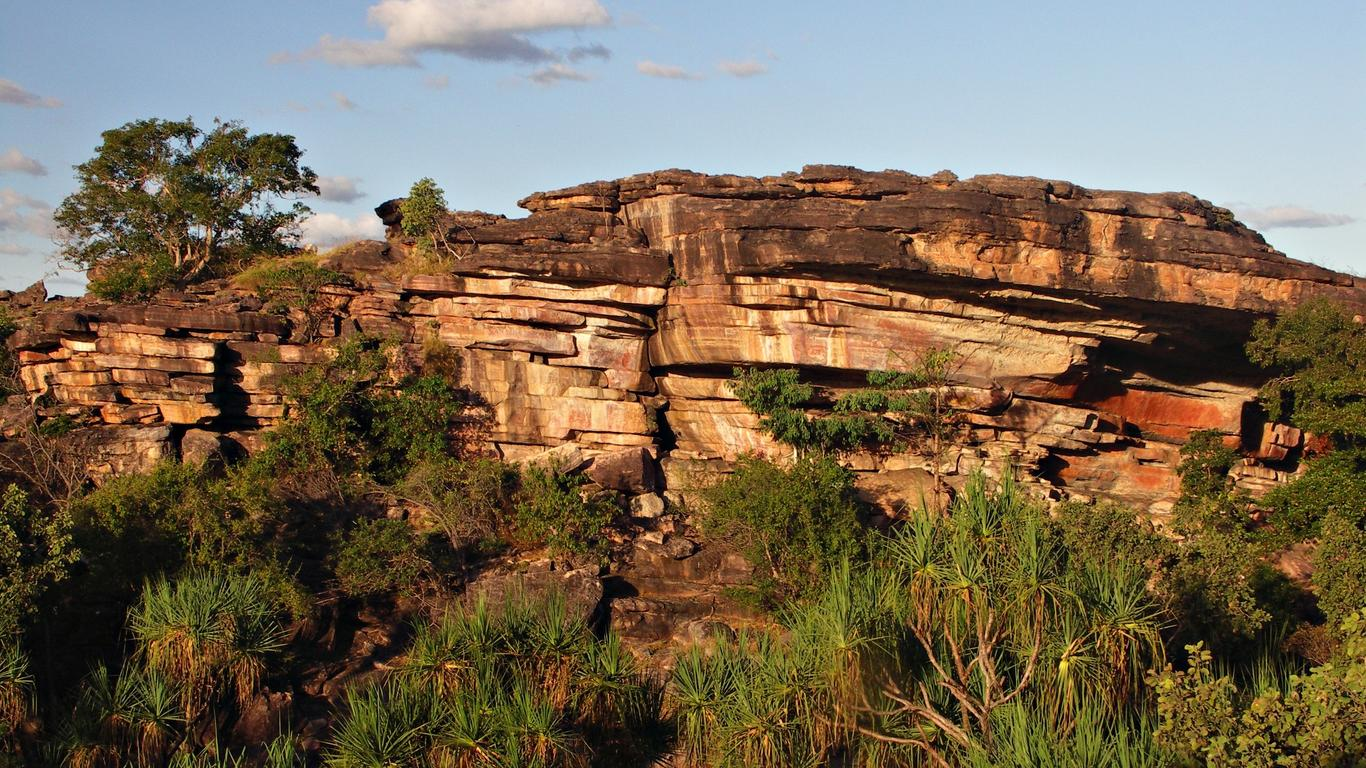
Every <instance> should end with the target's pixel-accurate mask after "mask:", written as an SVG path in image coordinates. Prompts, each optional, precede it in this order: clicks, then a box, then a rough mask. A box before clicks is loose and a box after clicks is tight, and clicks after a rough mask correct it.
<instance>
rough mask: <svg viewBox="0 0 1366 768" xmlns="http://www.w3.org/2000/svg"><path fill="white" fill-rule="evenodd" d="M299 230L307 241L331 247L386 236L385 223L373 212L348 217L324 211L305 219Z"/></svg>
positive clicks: (321, 246) (320, 246) (310, 243)
mask: <svg viewBox="0 0 1366 768" xmlns="http://www.w3.org/2000/svg"><path fill="white" fill-rule="evenodd" d="M299 231H300V234H301V235H302V237H303V241H304V242H305V243H308V244H309V245H314V246H317V247H319V248H331V247H332V246H334V245H341V244H342V243H349V242H351V241H353V240H378V239H381V238H383V237H384V224H383V223H382V222H380V220H379V218H378V217H377V216H375V215H374V214H373V213H358V214H356V215H355V216H351V217H346V216H339V215H337V214H335V213H326V212H324V213H315V214H313V215H312V216H310V217H309V218H307V219H305V220H304V222H303V223H302V224H301V225H300V226H299Z"/></svg>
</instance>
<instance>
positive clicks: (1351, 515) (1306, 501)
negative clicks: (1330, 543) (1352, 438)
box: [1260, 449, 1366, 541]
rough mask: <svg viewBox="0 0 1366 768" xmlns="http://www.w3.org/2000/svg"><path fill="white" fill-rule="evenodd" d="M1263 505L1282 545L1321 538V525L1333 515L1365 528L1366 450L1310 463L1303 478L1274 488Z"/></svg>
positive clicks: (1333, 455) (1340, 454)
mask: <svg viewBox="0 0 1366 768" xmlns="http://www.w3.org/2000/svg"><path fill="white" fill-rule="evenodd" d="M1260 505H1261V506H1263V507H1266V508H1268V509H1269V510H1270V511H1271V514H1270V518H1269V521H1270V523H1271V525H1272V526H1273V527H1274V529H1275V531H1276V533H1277V534H1278V538H1279V539H1281V540H1283V541H1284V540H1289V541H1294V540H1300V539H1305V538H1309V537H1313V536H1316V535H1318V532H1319V522H1320V521H1321V520H1323V519H1324V518H1325V517H1327V516H1329V515H1333V514H1336V515H1339V516H1344V517H1346V519H1347V520H1348V521H1350V522H1352V523H1354V524H1356V525H1358V526H1360V525H1363V524H1366V450H1363V449H1352V450H1341V451H1333V452H1332V453H1329V454H1327V455H1325V456H1321V457H1319V458H1316V459H1313V460H1311V461H1309V462H1308V466H1307V467H1306V469H1305V472H1304V474H1303V475H1300V476H1299V477H1296V478H1295V479H1294V480H1291V481H1290V482H1289V483H1286V484H1285V485H1281V486H1277V487H1276V488H1273V489H1272V490H1271V491H1270V492H1269V493H1267V494H1266V496H1263V497H1262V499H1261V501H1260Z"/></svg>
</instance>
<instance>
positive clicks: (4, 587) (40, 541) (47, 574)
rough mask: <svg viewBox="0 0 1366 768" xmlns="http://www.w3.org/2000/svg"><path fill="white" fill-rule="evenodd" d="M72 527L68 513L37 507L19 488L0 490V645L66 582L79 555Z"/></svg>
mask: <svg viewBox="0 0 1366 768" xmlns="http://www.w3.org/2000/svg"><path fill="white" fill-rule="evenodd" d="M71 527H72V525H71V517H70V515H68V514H67V513H66V511H65V510H63V509H60V508H59V509H55V510H45V509H41V508H39V507H37V506H36V505H34V504H33V503H32V502H30V501H29V498H28V494H27V493H25V492H24V491H23V490H22V489H21V488H19V487H18V486H16V485H13V484H10V485H6V486H5V488H4V490H3V491H0V644H4V643H6V642H9V640H10V639H11V638H13V637H14V635H15V634H16V633H17V632H18V631H19V629H20V628H21V625H22V624H23V622H24V620H25V619H27V618H28V617H29V615H30V614H31V613H32V612H33V611H34V610H35V608H36V607H37V606H36V603H37V600H38V598H39V597H40V596H41V595H42V594H43V593H44V592H45V591H47V590H49V589H51V588H52V587H53V586H54V585H56V584H58V583H59V582H61V581H63V580H65V579H66V577H67V574H68V570H69V569H70V567H71V565H72V564H73V563H74V562H76V560H77V558H79V557H80V552H79V551H78V550H77V549H76V548H75V546H73V542H72V537H71Z"/></svg>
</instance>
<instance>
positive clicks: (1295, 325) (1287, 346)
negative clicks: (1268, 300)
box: [1247, 300, 1366, 448]
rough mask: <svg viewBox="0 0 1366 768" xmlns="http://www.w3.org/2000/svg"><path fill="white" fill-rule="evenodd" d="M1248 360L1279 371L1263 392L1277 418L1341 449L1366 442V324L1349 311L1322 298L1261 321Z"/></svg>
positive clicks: (1248, 344)
mask: <svg viewBox="0 0 1366 768" xmlns="http://www.w3.org/2000/svg"><path fill="white" fill-rule="evenodd" d="M1247 356H1248V358H1249V359H1250V360H1252V362H1254V363H1256V364H1258V365H1260V366H1262V367H1264V368H1270V369H1272V370H1274V371H1276V373H1277V376H1276V377H1275V378H1273V379H1272V380H1271V381H1269V382H1267V384H1266V386H1264V387H1262V392H1261V399H1262V402H1263V403H1264V404H1265V405H1266V408H1267V411H1268V412H1269V413H1270V415H1271V418H1273V419H1275V420H1278V421H1281V420H1288V421H1290V422H1291V423H1292V424H1294V425H1295V426H1297V427H1300V428H1301V429H1306V430H1308V431H1310V432H1314V433H1317V434H1320V435H1326V436H1328V437H1330V438H1332V439H1333V441H1334V443H1335V444H1336V445H1337V446H1338V447H1339V448H1346V447H1350V446H1353V445H1362V444H1363V443H1366V326H1364V325H1362V324H1361V323H1360V322H1357V320H1356V318H1355V317H1353V316H1352V315H1351V314H1350V313H1348V312H1347V310H1346V309H1344V308H1343V307H1341V306H1339V305H1337V304H1333V303H1332V302H1329V301H1323V300H1316V301H1309V302H1306V303H1305V304H1303V305H1301V306H1299V307H1297V308H1295V310H1294V311H1292V312H1289V313H1287V314H1285V315H1282V316H1281V317H1279V318H1277V319H1276V320H1275V322H1268V321H1266V320H1260V321H1258V322H1257V325H1256V326H1255V327H1253V329H1252V338H1251V340H1249V341H1248V343H1247Z"/></svg>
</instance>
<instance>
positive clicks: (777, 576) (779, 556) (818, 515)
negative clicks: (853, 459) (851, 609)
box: [702, 457, 863, 608]
mask: <svg viewBox="0 0 1366 768" xmlns="http://www.w3.org/2000/svg"><path fill="white" fill-rule="evenodd" d="M702 496H703V498H704V500H705V502H706V506H707V509H706V514H705V516H704V518H703V521H702V525H703V529H704V530H705V531H706V532H707V533H708V535H710V536H711V537H713V538H715V539H717V540H719V541H725V542H729V543H730V544H731V545H732V546H734V547H735V548H736V549H738V550H739V551H741V552H742V553H744V555H745V557H746V558H747V559H748V560H749V562H750V564H751V565H752V566H753V567H754V576H753V585H752V587H751V589H752V595H751V596H752V597H753V599H754V601H755V602H756V603H757V604H759V605H762V606H766V607H770V608H772V607H776V606H778V605H781V604H782V603H785V602H787V601H790V600H794V599H796V598H799V597H801V596H802V595H803V594H805V593H807V592H809V591H811V590H812V589H814V588H818V587H819V585H820V584H821V583H822V581H823V580H824V579H825V575H826V574H827V573H829V571H830V569H831V568H832V567H834V566H835V565H836V564H838V563H840V562H841V561H845V560H851V559H858V558H860V557H861V555H862V554H863V551H862V550H863V544H862V541H861V538H862V537H861V536H860V531H861V530H862V528H863V526H862V523H861V521H860V519H859V518H860V514H859V508H858V504H857V502H856V501H855V499H854V476H853V473H851V472H850V471H849V470H847V469H845V468H844V467H841V466H840V465H839V464H837V463H835V462H834V461H833V460H831V459H828V458H821V459H814V458H807V459H800V460H798V461H796V462H794V463H793V464H792V465H791V466H790V467H781V466H778V465H776V464H774V463H772V462H768V461H763V460H761V459H756V458H753V457H748V458H743V459H741V460H740V461H739V463H738V464H737V465H736V467H735V471H734V473H732V474H731V475H729V476H727V477H726V478H724V479H722V480H721V481H719V482H717V483H715V484H713V485H711V486H709V487H707V488H706V489H704V490H703V492H702Z"/></svg>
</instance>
